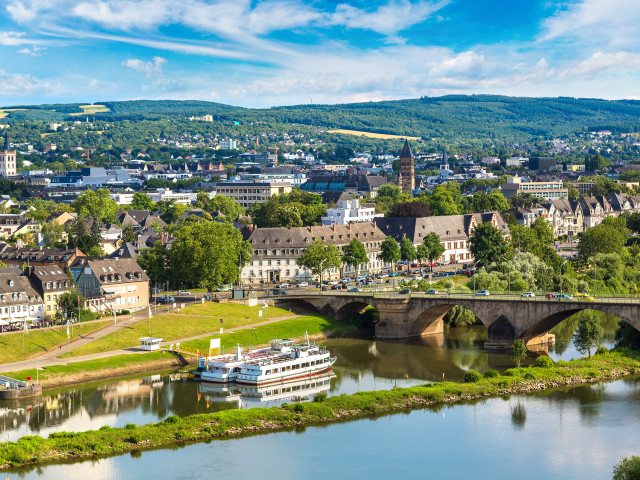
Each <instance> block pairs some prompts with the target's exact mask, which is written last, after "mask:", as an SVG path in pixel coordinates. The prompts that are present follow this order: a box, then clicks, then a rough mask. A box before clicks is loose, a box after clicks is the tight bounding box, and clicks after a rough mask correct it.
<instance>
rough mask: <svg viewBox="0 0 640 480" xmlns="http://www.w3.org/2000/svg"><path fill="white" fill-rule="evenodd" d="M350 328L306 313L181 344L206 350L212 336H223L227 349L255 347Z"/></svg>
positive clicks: (340, 331)
mask: <svg viewBox="0 0 640 480" xmlns="http://www.w3.org/2000/svg"><path fill="white" fill-rule="evenodd" d="M347 328H349V326H348V325H345V324H344V323H342V322H338V321H337V320H334V319H333V318H331V317H325V316H323V315H305V316H303V317H296V318H291V319H287V320H282V321H281V322H278V323H272V324H269V325H261V326H259V327H255V328H252V329H247V330H238V331H236V332H229V333H225V334H223V335H222V336H220V335H212V336H211V337H207V338H200V339H197V340H189V341H187V342H183V343H181V344H180V345H184V346H185V347H188V348H197V349H199V350H200V351H204V352H206V351H207V350H208V348H209V339H210V338H218V337H219V338H221V339H222V340H221V343H222V346H223V347H225V348H226V349H227V350H229V349H232V348H233V347H234V346H235V345H237V344H240V346H242V347H248V346H249V343H251V344H252V345H253V346H254V347H255V346H257V345H265V344H267V343H268V342H269V341H270V340H273V339H274V338H301V337H302V336H304V333H305V332H308V333H309V335H316V334H319V333H326V332H331V333H334V334H339V333H343V332H344V330H345V329H347Z"/></svg>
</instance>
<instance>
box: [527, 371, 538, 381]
mask: <svg viewBox="0 0 640 480" xmlns="http://www.w3.org/2000/svg"><path fill="white" fill-rule="evenodd" d="M524 379H525V380H535V379H536V376H535V375H534V374H533V373H531V372H527V373H525V374H524Z"/></svg>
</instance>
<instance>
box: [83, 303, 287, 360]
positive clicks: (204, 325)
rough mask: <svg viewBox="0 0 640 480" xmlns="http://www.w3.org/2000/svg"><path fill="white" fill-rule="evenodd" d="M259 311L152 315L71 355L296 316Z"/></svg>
mask: <svg viewBox="0 0 640 480" xmlns="http://www.w3.org/2000/svg"><path fill="white" fill-rule="evenodd" d="M259 311H260V307H258V306H256V307H249V306H247V305H239V304H236V303H215V302H208V303H205V304H202V305H192V306H190V307H187V308H185V309H184V310H182V311H181V312H180V313H163V314H160V315H154V316H152V318H151V322H149V321H147V319H146V318H143V319H142V320H140V321H139V322H136V323H134V324H132V325H130V326H128V327H125V328H123V329H121V330H119V331H118V333H117V334H114V335H107V336H106V337H103V338H100V339H98V340H96V341H95V342H91V343H89V344H87V345H84V346H82V347H79V348H76V349H75V350H73V351H72V352H71V356H72V357H77V356H82V355H90V354H92V353H102V352H108V351H111V350H118V349H122V348H129V347H136V346H138V345H139V344H140V342H138V338H140V337H147V336H149V330H151V335H152V336H154V337H160V338H163V339H164V340H165V341H168V342H169V341H172V340H179V339H181V338H189V337H195V336H197V335H204V334H207V333H211V332H215V331H219V330H220V327H221V326H222V327H224V328H233V327H240V326H244V325H250V324H252V323H258V322H261V321H264V320H268V319H272V318H278V317H288V316H292V315H295V314H294V313H292V312H290V311H288V310H284V309H282V308H277V307H268V308H267V309H265V311H264V313H263V316H262V317H259V316H258V312H259ZM143 316H144V314H143ZM220 319H223V321H224V322H223V323H222V324H220ZM149 323H151V329H149Z"/></svg>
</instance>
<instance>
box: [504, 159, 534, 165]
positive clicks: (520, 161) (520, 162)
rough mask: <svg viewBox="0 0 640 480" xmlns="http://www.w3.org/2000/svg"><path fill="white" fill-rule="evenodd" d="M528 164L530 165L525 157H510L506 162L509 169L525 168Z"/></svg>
mask: <svg viewBox="0 0 640 480" xmlns="http://www.w3.org/2000/svg"><path fill="white" fill-rule="evenodd" d="M527 163H529V159H528V158H525V157H509V158H507V159H506V160H505V165H506V166H507V167H524V166H525V164H527Z"/></svg>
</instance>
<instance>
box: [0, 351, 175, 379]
mask: <svg viewBox="0 0 640 480" xmlns="http://www.w3.org/2000/svg"><path fill="white" fill-rule="evenodd" d="M172 357H173V355H172V354H170V353H169V352H162V351H160V352H150V353H145V354H140V355H116V356H114V357H106V358H98V359H95V360H86V361H83V362H75V363H70V364H69V365H51V366H49V367H40V371H39V372H38V376H39V379H40V381H41V382H46V381H47V380H55V379H58V378H60V377H64V376H69V375H76V374H79V373H85V372H99V371H101V370H107V371H112V370H114V369H117V368H127V367H137V366H139V365H144V364H148V363H152V362H157V361H159V360H168V359H171V358H172ZM7 375H8V376H9V377H12V378H15V379H17V380H26V378H27V377H31V378H32V379H35V378H36V371H35V369H29V370H20V371H18V372H9V373H7Z"/></svg>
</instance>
